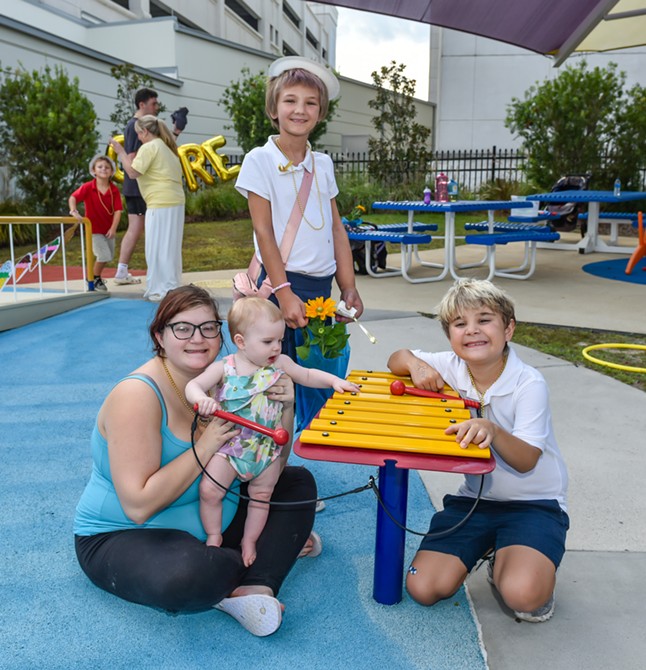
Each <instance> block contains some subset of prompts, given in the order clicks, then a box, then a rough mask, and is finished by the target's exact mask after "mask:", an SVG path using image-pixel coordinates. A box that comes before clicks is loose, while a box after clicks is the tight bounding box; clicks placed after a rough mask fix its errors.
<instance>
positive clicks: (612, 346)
mask: <svg viewBox="0 0 646 670" xmlns="http://www.w3.org/2000/svg"><path fill="white" fill-rule="evenodd" d="M593 349H641V350H642V351H646V344H623V343H619V342H610V343H609V344H591V345H590V346H589V347H586V348H585V349H583V351H582V352H581V353H582V354H583V358H586V359H587V360H589V361H591V362H592V363H597V364H598V365H605V366H606V367H609V368H615V369H617V370H625V371H626V372H646V368H635V367H632V366H631V365H619V363H609V362H608V361H602V360H601V359H600V358H595V357H594V356H590V354H589V353H588V351H592V350H593Z"/></svg>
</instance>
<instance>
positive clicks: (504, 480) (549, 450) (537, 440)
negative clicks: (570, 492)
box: [412, 347, 568, 511]
mask: <svg viewBox="0 0 646 670" xmlns="http://www.w3.org/2000/svg"><path fill="white" fill-rule="evenodd" d="M412 353H413V355H415V356H417V357H418V358H421V359H422V360H423V361H424V362H426V363H428V364H429V365H430V366H432V367H433V368H435V369H436V370H437V371H438V372H439V373H440V375H442V377H443V379H444V381H445V382H446V383H447V384H448V385H449V386H451V387H452V388H453V389H455V390H456V391H457V392H458V393H459V394H460V395H461V396H462V397H465V398H471V399H472V400H478V394H477V393H476V390H475V389H474V388H473V385H472V384H471V380H470V379H469V373H468V371H467V366H466V363H465V362H464V361H463V360H462V359H461V358H459V357H458V356H457V355H456V354H455V353H453V352H452V351H443V352H438V353H435V354H433V353H428V352H424V351H420V350H416V351H413V352H412ZM484 401H485V414H486V418H487V419H489V420H491V421H493V422H494V423H495V424H497V425H499V426H501V427H502V428H504V429H505V430H506V431H507V432H508V433H511V434H512V435H514V436H515V437H517V438H519V439H521V440H524V441H525V442H527V443H528V444H531V445H532V446H533V447H537V448H538V449H540V450H541V451H542V452H543V453H542V454H541V456H540V457H539V459H538V462H537V464H536V466H535V467H534V469H533V470H530V471H529V472H524V473H523V472H518V471H517V470H514V469H513V468H512V467H511V466H510V465H508V464H507V463H506V462H505V461H504V460H503V459H502V458H501V457H500V456H499V455H498V454H497V453H496V445H495V444H494V445H492V451H493V452H494V454H495V456H496V468H495V469H494V471H493V472H492V473H490V474H488V475H485V482H484V487H483V489H482V498H483V499H484V500H502V501H505V500H557V501H558V503H559V505H560V506H561V509H563V510H564V511H566V507H567V486H568V474H567V469H566V467H565V462H564V461H563V458H562V456H561V452H560V451H559V448H558V445H557V444H556V438H555V436H554V430H553V428H552V415H551V412H550V405H549V390H548V387H547V383H546V382H545V379H544V378H543V375H542V374H541V373H540V372H539V371H538V370H536V369H535V368H533V367H531V366H529V365H527V364H526V363H523V361H521V360H520V358H519V357H518V355H517V354H516V352H515V351H514V349H513V348H512V347H509V355H508V357H507V364H506V366H505V370H504V372H503V373H502V375H501V376H500V378H499V379H498V380H497V381H495V382H494V383H493V384H492V385H491V387H490V388H489V389H487V392H486V393H485V396H484ZM474 412H475V410H474ZM479 488H480V476H479V475H478V476H476V475H466V476H465V481H464V483H463V484H462V486H461V487H460V490H459V491H458V495H462V496H468V497H470V498H475V497H476V496H477V495H478V489H479Z"/></svg>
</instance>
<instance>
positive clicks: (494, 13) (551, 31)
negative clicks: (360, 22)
mask: <svg viewBox="0 0 646 670" xmlns="http://www.w3.org/2000/svg"><path fill="white" fill-rule="evenodd" d="M321 4H327V5H337V6H339V7H347V8H349V9H358V10H364V11H368V12H375V13H377V14H386V15H389V16H396V17H399V18H402V19H410V20H411V21H421V22H423V23H429V24H432V25H435V26H440V27H442V28H450V29H452V30H460V31H462V32H467V33H472V34H474V35H481V36H483V37H489V38H491V39H494V40H498V41H500V42H506V43H508V44H513V45H515V46H519V47H523V48H525V49H529V50H531V51H535V52H536V53H540V54H545V55H549V56H553V57H554V59H555V63H554V64H555V66H558V65H560V64H561V63H562V62H563V61H564V60H565V59H566V58H567V57H568V56H569V55H570V54H571V53H572V52H574V51H611V50H614V49H625V48H628V47H636V46H643V45H645V44H646V0H323V2H322V3H321Z"/></svg>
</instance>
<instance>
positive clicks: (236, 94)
mask: <svg viewBox="0 0 646 670" xmlns="http://www.w3.org/2000/svg"><path fill="white" fill-rule="evenodd" d="M266 91H267V75H265V74H263V72H262V71H261V72H259V73H258V74H253V75H252V74H251V70H250V69H249V68H247V67H245V68H242V79H240V80H238V81H235V82H234V81H232V82H231V83H230V84H229V86H227V88H226V89H225V90H224V93H223V95H222V98H221V99H220V104H221V105H222V106H223V107H224V109H225V110H226V112H227V114H228V115H229V117H230V118H231V122H232V125H229V126H225V128H227V129H228V130H234V131H235V134H236V138H237V142H238V144H239V145H240V148H241V149H242V150H243V151H244V153H247V152H249V151H251V149H253V148H254V147H259V146H262V145H263V144H264V143H265V142H266V141H267V138H268V137H269V136H270V135H275V134H276V133H277V132H278V131H277V130H276V129H275V128H274V127H273V126H272V125H271V121H270V120H269V118H268V117H267V115H266V114H265V93H266ZM338 104H339V101H338V99H337V100H330V107H329V110H328V115H327V118H325V119H323V120H322V121H321V122H320V123H319V124H318V125H317V126H316V127H315V128H314V130H313V131H312V133H311V134H310V137H309V140H310V143H311V145H312V146H313V147H314V148H317V140H318V139H319V138H320V137H321V136H322V135H324V134H325V132H326V130H327V124H328V121H330V120H331V119H332V118H333V117H334V115H335V112H336V109H337V106H338Z"/></svg>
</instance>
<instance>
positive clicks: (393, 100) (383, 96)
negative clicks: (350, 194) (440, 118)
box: [368, 61, 431, 185]
mask: <svg viewBox="0 0 646 670" xmlns="http://www.w3.org/2000/svg"><path fill="white" fill-rule="evenodd" d="M405 69H406V65H404V64H403V63H400V64H399V65H398V64H397V63H396V62H395V61H391V64H390V65H389V66H385V65H384V66H383V67H382V68H381V69H380V70H379V71H375V72H373V73H372V81H373V82H374V85H375V86H376V88H377V96H376V97H375V99H374V100H371V101H370V102H369V103H368V104H369V105H370V107H371V108H372V109H374V110H376V111H377V112H378V114H377V116H375V117H373V119H372V125H373V126H374V127H375V129H376V131H377V133H378V136H377V137H370V138H369V139H368V146H369V147H370V151H371V153H372V160H371V161H370V173H371V174H373V175H374V176H375V177H377V178H378V179H379V180H380V181H381V182H382V183H384V184H386V185H393V184H408V183H410V182H411V181H413V180H414V179H415V178H417V177H418V175H419V174H420V173H421V172H422V171H423V170H425V168H426V164H427V162H428V160H429V159H430V149H429V147H428V142H429V139H430V136H431V129H430V128H427V127H426V126H423V125H422V124H421V123H418V122H417V121H415V117H416V116H417V110H416V109H415V103H414V102H413V97H414V94H415V80H414V79H408V78H407V77H406V76H405V75H404V70H405Z"/></svg>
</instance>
